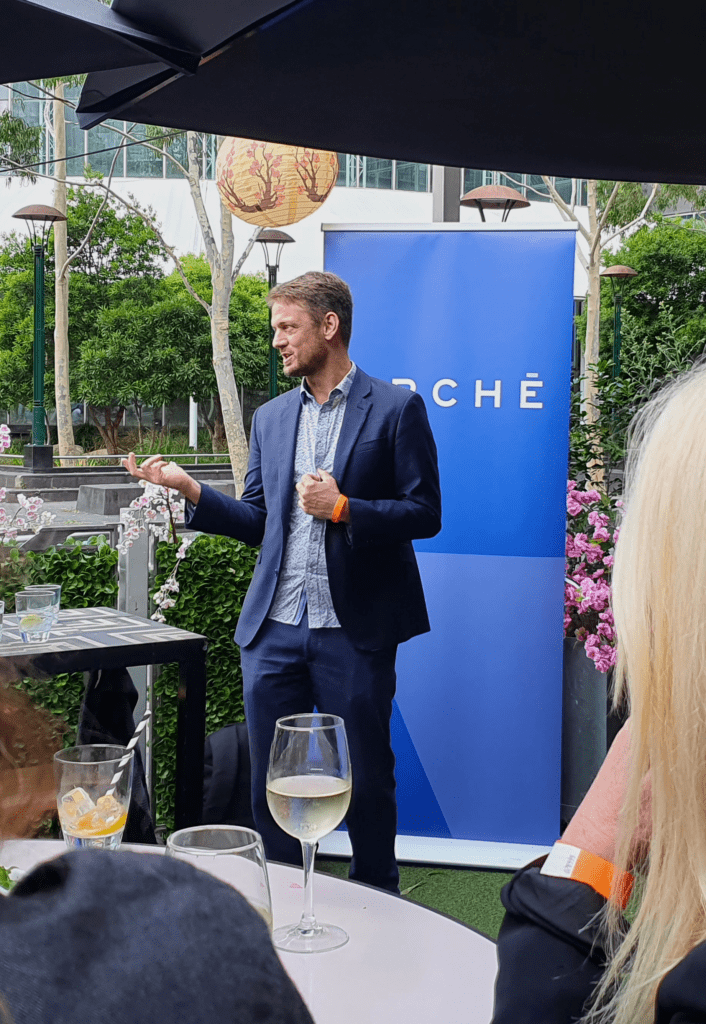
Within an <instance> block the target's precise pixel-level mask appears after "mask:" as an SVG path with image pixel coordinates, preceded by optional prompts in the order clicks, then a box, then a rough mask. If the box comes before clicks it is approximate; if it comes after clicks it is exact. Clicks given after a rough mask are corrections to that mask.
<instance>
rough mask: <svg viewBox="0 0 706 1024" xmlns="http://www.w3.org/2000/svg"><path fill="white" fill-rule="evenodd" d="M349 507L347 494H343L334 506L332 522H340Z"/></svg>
mask: <svg viewBox="0 0 706 1024" xmlns="http://www.w3.org/2000/svg"><path fill="white" fill-rule="evenodd" d="M347 508H348V498H347V497H346V496H345V494H341V495H340V497H339V498H338V500H337V502H336V504H335V505H334V506H333V512H332V513H331V522H332V523H340V521H341V516H342V515H345V513H346V509H347Z"/></svg>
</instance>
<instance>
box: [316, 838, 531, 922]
mask: <svg viewBox="0 0 706 1024" xmlns="http://www.w3.org/2000/svg"><path fill="white" fill-rule="evenodd" d="M349 863H350V862H349V861H348V860H331V859H325V858H323V857H321V858H317V860H316V868H317V870H319V871H325V872H327V873H328V874H331V875H338V876H339V877H340V878H347V877H348V866H349ZM511 878H512V875H511V874H507V873H506V872H504V871H478V870H473V869H471V868H442V867H437V866H436V865H433V864H400V892H401V893H402V895H403V896H407V897H408V898H409V899H410V900H416V902H417V903H423V904H424V906H426V907H431V908H432V909H433V910H440V911H441V912H442V913H443V914H448V915H449V916H450V917H455V918H457V919H458V920H459V921H463V923H464V924H468V925H470V926H471V928H475V929H476V930H477V931H479V932H482V933H483V935H487V936H488V938H490V939H496V938H497V936H498V931H499V929H500V925H501V923H502V919H503V915H504V913H505V910H504V908H503V905H502V903H501V902H500V890H501V889H502V887H503V886H504V885H505V883H506V882H509V880H510V879H511Z"/></svg>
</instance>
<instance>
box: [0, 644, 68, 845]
mask: <svg viewBox="0 0 706 1024" xmlns="http://www.w3.org/2000/svg"><path fill="white" fill-rule="evenodd" d="M23 674H25V673H23V671H22V666H21V665H20V664H19V663H17V664H12V663H10V664H8V663H7V662H5V663H0V840H2V839H11V838H24V837H27V836H31V835H34V834H35V832H36V831H37V829H38V827H39V825H40V824H41V822H42V819H43V818H45V817H47V816H48V814H51V813H52V812H53V811H55V810H56V791H55V783H54V773H53V764H52V758H53V756H54V752H55V751H57V750H59V749H60V748H61V746H62V734H63V732H64V727H63V726H62V725H61V724H60V723H58V721H57V719H56V718H54V717H52V716H51V715H49V714H47V713H46V712H43V711H40V710H38V709H37V708H35V707H33V706H32V704H31V703H30V701H29V699H28V698H27V696H26V694H24V693H23V692H22V691H21V690H18V689H16V687H15V685H13V684H14V681H15V680H16V679H17V678H22V675H23Z"/></svg>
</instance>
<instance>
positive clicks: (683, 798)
mask: <svg viewBox="0 0 706 1024" xmlns="http://www.w3.org/2000/svg"><path fill="white" fill-rule="evenodd" d="M624 500H625V515H624V518H623V522H622V524H621V532H620V537H619V540H618V543H617V545H616V552H615V566H614V572H613V609H614V613H615V623H616V630H617V635H618V662H617V667H616V681H617V686H616V694H615V701H616V703H617V702H618V701H619V700H620V698H621V696H622V695H623V694H624V692H625V690H626V689H627V692H628V697H629V704H630V710H631V728H632V732H631V758H630V767H629V778H628V783H627V792H626V797H625V803H624V805H623V814H622V818H621V823H620V832H619V841H618V846H617V853H616V861H617V862H618V865H619V867H621V868H622V869H623V870H627V869H629V868H630V867H631V866H632V865H631V858H632V856H633V851H632V850H631V837H632V836H634V834H635V832H636V829H637V825H638V819H639V815H640V800H641V783H642V780H643V778H644V776H645V774H646V773H647V772H648V771H649V772H650V778H651V788H652V814H651V818H652V835H651V841H650V845H649V855H648V858H647V860H646V861H645V862H644V864H643V865H642V866H641V869H640V870H641V874H642V877H641V882H642V884H643V886H644V888H643V891H642V899H641V903H640V906H639V910H638V912H637V914H636V917H635V919H634V921H633V923H632V926H631V927H630V930H629V931H628V932H627V934H625V933H624V928H621V915H620V912H619V911H618V910H617V909H616V907H615V905H614V904H609V905H608V908H607V911H606V915H605V920H604V924H605V931H606V936H607V940H608V948H609V950H610V959H609V964H608V970H607V971H606V974H605V976H604V978H603V980H602V982H601V984H600V985H599V986H598V988H597V990H596V993H595V994H594V1001H593V1004H592V1009H591V1010H590V1012H588V1013H587V1014H586V1016H585V1017H584V1021H585V1022H586V1024H588V1022H589V1021H590V1022H591V1024H598V1022H600V1024H607V1022H608V1021H610V1022H611V1024H652V1021H653V1020H654V1011H655V1000H656V994H657V989H658V987H659V984H660V982H661V981H662V979H663V978H664V976H665V975H666V974H667V973H668V972H669V971H670V970H671V969H672V968H673V967H674V966H675V965H676V964H677V963H679V961H680V960H682V959H683V958H684V956H685V955H686V954H687V953H688V952H689V951H690V950H691V949H693V947H694V946H695V945H697V944H698V943H700V942H702V941H704V940H706V541H705V539H704V523H705V522H706V365H704V364H703V362H700V363H699V365H697V366H695V367H694V368H692V370H690V371H689V372H687V373H685V374H683V375H682V376H680V377H678V378H677V379H676V380H674V381H672V382H671V383H670V384H668V385H667V386H666V387H665V388H664V389H663V390H662V391H660V392H659V393H658V395H657V396H656V397H655V398H653V399H652V400H651V401H650V402H649V403H648V404H647V405H646V406H645V407H644V408H643V409H642V410H641V411H640V412H639V414H638V415H637V416H636V417H635V419H634V420H633V423H632V424H631V430H630V435H629V441H628V460H627V469H626V488H625V495H624Z"/></svg>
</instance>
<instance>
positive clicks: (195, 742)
mask: <svg viewBox="0 0 706 1024" xmlns="http://www.w3.org/2000/svg"><path fill="white" fill-rule="evenodd" d="M205 739H206V645H205V644H204V646H203V649H202V650H199V651H195V652H193V653H191V654H190V656H189V658H188V660H186V661H182V662H180V663H179V693H178V704H177V750H176V800H175V809H174V824H175V827H176V828H177V829H180V828H188V827H189V826H190V825H200V824H201V814H202V811H203V756H204V742H205Z"/></svg>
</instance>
